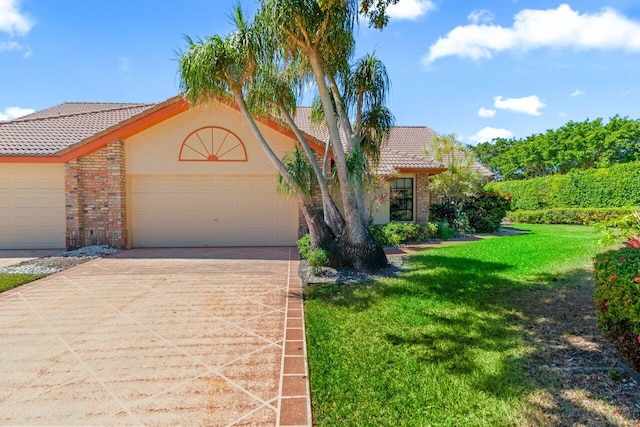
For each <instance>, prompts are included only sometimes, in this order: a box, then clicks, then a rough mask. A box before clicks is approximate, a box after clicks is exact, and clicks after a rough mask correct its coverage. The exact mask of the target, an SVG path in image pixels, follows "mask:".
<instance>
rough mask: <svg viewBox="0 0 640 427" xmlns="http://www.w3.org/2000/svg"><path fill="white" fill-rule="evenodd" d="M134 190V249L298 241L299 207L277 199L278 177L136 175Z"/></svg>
mask: <svg viewBox="0 0 640 427" xmlns="http://www.w3.org/2000/svg"><path fill="white" fill-rule="evenodd" d="M130 185H131V186H130V194H131V210H130V212H131V216H132V218H131V240H132V242H131V244H132V246H134V247H199V246H283V245H293V244H295V242H296V239H297V230H298V211H297V208H296V204H295V202H293V201H291V200H288V199H283V198H282V197H280V196H278V195H277V194H276V178H275V176H250V177H247V176H227V175H222V176H221V175H202V176H146V175H145V176H141V175H134V176H131V179H130Z"/></svg>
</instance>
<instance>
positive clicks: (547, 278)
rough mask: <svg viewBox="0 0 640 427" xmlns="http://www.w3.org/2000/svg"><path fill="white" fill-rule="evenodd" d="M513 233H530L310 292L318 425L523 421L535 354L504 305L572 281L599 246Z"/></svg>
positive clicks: (586, 235) (558, 234) (571, 232)
mask: <svg viewBox="0 0 640 427" xmlns="http://www.w3.org/2000/svg"><path fill="white" fill-rule="evenodd" d="M517 228H520V229H522V230H526V231H529V232H530V233H529V234H524V235H517V236H505V237H494V238H486V239H482V240H479V241H476V242H469V243H461V244H459V245H456V246H451V247H446V248H441V249H435V250H428V251H425V252H423V253H421V254H419V255H416V256H414V257H412V262H411V266H412V267H411V270H410V271H409V272H407V273H405V274H403V275H402V276H401V277H400V278H397V279H385V280H380V281H376V282H370V283H366V284H362V285H356V286H346V285H327V286H315V285H314V286H310V287H308V288H307V289H306V299H307V301H306V308H305V312H306V319H307V339H308V352H309V366H310V380H311V393H312V405H313V411H314V417H315V422H316V423H317V424H318V425H336V424H341V425H350V426H352V425H355V426H359V425H361V426H369V425H393V426H398V425H408V426H409V425H410V426H416V425H419V426H422V425H456V426H460V425H465V426H466V425H469V426H471V425H486V426H504V425H519V424H523V423H525V419H524V417H525V416H526V415H525V414H526V409H527V408H526V406H527V397H528V396H529V395H530V394H531V393H532V392H533V391H534V386H533V385H532V384H533V383H532V382H530V381H528V379H527V377H526V373H525V372H526V371H525V365H526V357H527V355H528V354H529V353H531V351H532V349H531V347H530V346H529V345H528V344H527V341H526V339H525V338H524V332H523V328H522V324H521V321H520V318H519V317H518V313H517V311H516V310H515V309H514V308H513V305H512V303H511V302H513V301H514V298H520V297H522V296H523V295H525V296H526V292H527V290H528V289H531V290H534V289H535V288H536V287H539V286H540V285H543V286H564V285H566V284H570V283H571V281H570V278H571V277H572V275H575V274H576V272H579V271H584V269H585V268H588V265H589V263H590V260H591V258H592V257H593V255H594V254H595V253H596V251H597V249H598V248H597V246H596V244H595V241H596V236H595V235H594V233H593V231H592V230H591V229H590V228H587V227H579V226H549V225H531V226H529V225H527V226H518V227H517ZM523 292H524V294H523Z"/></svg>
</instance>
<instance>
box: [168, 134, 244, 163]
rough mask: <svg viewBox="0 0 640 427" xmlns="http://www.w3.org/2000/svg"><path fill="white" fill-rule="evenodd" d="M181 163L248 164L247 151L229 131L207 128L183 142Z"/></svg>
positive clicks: (180, 156) (179, 158)
mask: <svg viewBox="0 0 640 427" xmlns="http://www.w3.org/2000/svg"><path fill="white" fill-rule="evenodd" d="M178 160H179V161H181V162H246V161H247V150H246V148H245V146H244V144H243V143H242V141H240V138H238V136H237V135H236V134H234V133H233V132H231V131H230V130H228V129H224V128H221V127H218V126H207V127H203V128H200V129H197V130H194V131H193V132H191V133H190V134H189V135H188V136H187V137H186V138H185V139H184V141H183V142H182V146H181V147H180V155H179V156H178Z"/></svg>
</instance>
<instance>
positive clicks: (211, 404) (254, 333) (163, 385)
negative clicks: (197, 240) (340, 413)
mask: <svg viewBox="0 0 640 427" xmlns="http://www.w3.org/2000/svg"><path fill="white" fill-rule="evenodd" d="M297 269H298V261H297V252H296V251H295V249H293V248H207V249H148V250H142V249H139V250H131V251H123V252H121V253H119V254H117V255H115V256H112V257H108V258H103V259H99V260H96V261H92V262H89V263H87V264H83V265H81V266H78V267H76V268H73V269H70V270H67V271H64V272H62V273H59V274H56V275H53V276H49V277H47V278H45V279H42V280H40V281H38V282H35V283H34V284H33V285H31V286H27V287H24V288H16V289H13V290H11V291H8V292H5V293H3V294H0V424H58V425H80V424H87V425H89V424H90V425H104V424H117V425H132V424H136V425H140V424H156V425H176V424H180V425H310V423H311V421H310V420H311V413H310V406H309V405H310V402H309V385H308V381H307V364H306V359H305V351H306V350H305V342H304V321H303V315H302V313H303V311H302V299H301V285H300V281H299V278H298V275H297Z"/></svg>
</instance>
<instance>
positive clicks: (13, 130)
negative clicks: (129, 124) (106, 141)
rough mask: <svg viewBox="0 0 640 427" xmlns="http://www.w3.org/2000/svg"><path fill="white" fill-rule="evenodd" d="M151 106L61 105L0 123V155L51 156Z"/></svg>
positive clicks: (151, 105)
mask: <svg viewBox="0 0 640 427" xmlns="http://www.w3.org/2000/svg"><path fill="white" fill-rule="evenodd" d="M153 106H154V104H106V103H64V104H60V105H57V106H55V107H51V108H47V109H46V110H42V111H37V112H35V113H33V114H29V115H28V116H24V117H20V118H18V119H15V120H11V121H8V122H0V155H5V156H50V155H55V154H56V153H58V152H59V151H61V150H64V149H66V148H68V147H69V146H71V145H73V144H75V143H77V142H80V141H82V140H84V139H86V138H89V137H91V136H93V135H95V134H97V133H99V132H102V131H104V130H106V129H109V128H110V127H112V126H115V125H117V124H119V123H121V122H123V121H125V120H127V119H129V118H131V117H133V116H135V115H137V114H139V113H141V112H143V111H144V110H146V109H148V108H152V107H153Z"/></svg>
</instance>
